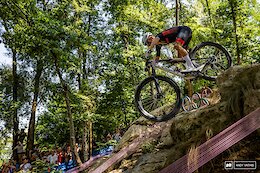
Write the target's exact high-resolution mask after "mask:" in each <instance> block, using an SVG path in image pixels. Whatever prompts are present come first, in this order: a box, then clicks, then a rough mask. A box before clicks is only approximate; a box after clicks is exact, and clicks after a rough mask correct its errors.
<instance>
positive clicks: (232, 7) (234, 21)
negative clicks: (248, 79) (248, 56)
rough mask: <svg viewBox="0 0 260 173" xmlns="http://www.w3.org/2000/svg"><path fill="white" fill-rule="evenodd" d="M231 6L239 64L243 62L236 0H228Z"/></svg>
mask: <svg viewBox="0 0 260 173" xmlns="http://www.w3.org/2000/svg"><path fill="white" fill-rule="evenodd" d="M228 2H229V4H230V7H231V12H232V22H233V27H234V33H235V40H236V54H237V64H238V65H239V64H240V63H241V62H240V61H241V60H240V51H239V45H238V35H237V22H236V10H235V4H234V0H229V1H228Z"/></svg>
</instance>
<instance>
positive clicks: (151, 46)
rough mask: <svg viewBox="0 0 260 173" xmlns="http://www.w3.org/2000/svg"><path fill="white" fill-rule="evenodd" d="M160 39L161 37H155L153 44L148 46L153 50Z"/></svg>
mask: <svg viewBox="0 0 260 173" xmlns="http://www.w3.org/2000/svg"><path fill="white" fill-rule="evenodd" d="M159 41H160V38H159V37H155V38H154V39H153V41H152V43H151V45H150V46H149V47H148V49H150V50H152V49H153V48H154V46H155V45H157V44H158V43H159Z"/></svg>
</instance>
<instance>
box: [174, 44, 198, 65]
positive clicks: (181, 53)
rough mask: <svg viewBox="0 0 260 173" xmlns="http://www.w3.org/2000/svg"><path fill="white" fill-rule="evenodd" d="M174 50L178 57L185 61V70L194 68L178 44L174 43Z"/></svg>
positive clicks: (185, 52) (184, 50)
mask: <svg viewBox="0 0 260 173" xmlns="http://www.w3.org/2000/svg"><path fill="white" fill-rule="evenodd" d="M174 48H175V49H176V50H177V51H178V54H179V55H180V57H182V58H183V59H184V60H185V61H186V63H185V67H186V69H191V68H194V65H193V64H192V62H191V59H190V57H189V54H188V52H187V50H186V49H184V48H183V47H182V46H181V45H180V43H175V44H174Z"/></svg>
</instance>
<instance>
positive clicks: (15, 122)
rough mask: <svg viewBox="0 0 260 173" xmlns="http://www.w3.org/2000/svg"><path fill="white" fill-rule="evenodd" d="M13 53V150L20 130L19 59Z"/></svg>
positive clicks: (14, 152)
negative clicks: (18, 103) (18, 104)
mask: <svg viewBox="0 0 260 173" xmlns="http://www.w3.org/2000/svg"><path fill="white" fill-rule="evenodd" d="M12 52H13V105H14V111H13V147H12V148H13V149H14V147H15V146H16V145H17V143H18V129H19V120H18V113H17V109H18V108H17V105H16V104H17V101H18V91H17V90H18V77H17V59H16V51H15V50H12ZM13 157H14V159H15V160H17V159H18V155H17V150H13Z"/></svg>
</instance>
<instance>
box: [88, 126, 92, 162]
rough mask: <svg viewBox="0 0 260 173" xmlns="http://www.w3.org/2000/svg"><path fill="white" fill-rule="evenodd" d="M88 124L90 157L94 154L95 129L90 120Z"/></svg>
mask: <svg viewBox="0 0 260 173" xmlns="http://www.w3.org/2000/svg"><path fill="white" fill-rule="evenodd" d="M88 126H89V157H91V156H92V153H93V143H92V142H93V131H92V122H91V121H89V122H88Z"/></svg>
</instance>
